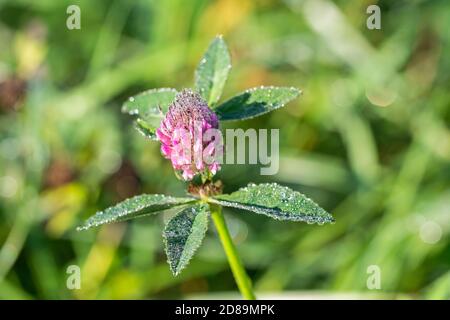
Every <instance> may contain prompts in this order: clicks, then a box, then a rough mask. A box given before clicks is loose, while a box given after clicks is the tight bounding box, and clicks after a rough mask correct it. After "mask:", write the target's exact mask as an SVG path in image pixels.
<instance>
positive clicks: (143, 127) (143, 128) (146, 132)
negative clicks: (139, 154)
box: [135, 118, 158, 141]
mask: <svg viewBox="0 0 450 320" xmlns="http://www.w3.org/2000/svg"><path fill="white" fill-rule="evenodd" d="M135 128H136V130H137V131H139V132H140V133H141V134H142V135H143V136H144V137H146V138H149V139H151V140H155V141H156V140H158V137H157V136H156V129H157V128H156V127H155V126H152V125H149V124H148V123H147V122H145V121H144V120H142V119H140V118H138V119H136V121H135Z"/></svg>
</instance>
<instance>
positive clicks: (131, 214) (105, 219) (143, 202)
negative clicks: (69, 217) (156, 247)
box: [78, 194, 195, 231]
mask: <svg viewBox="0 0 450 320" xmlns="http://www.w3.org/2000/svg"><path fill="white" fill-rule="evenodd" d="M194 201H195V199H193V198H175V197H171V196H165V195H162V194H142V195H139V196H135V197H133V198H130V199H127V200H125V201H123V202H121V203H119V204H117V205H115V206H114V207H110V208H108V209H106V210H104V211H99V212H97V213H96V214H95V215H94V216H92V217H91V218H89V219H88V220H87V221H86V222H85V223H84V224H83V225H82V226H80V227H79V228H78V230H80V231H81V230H87V229H90V228H92V227H98V226H100V225H103V224H106V223H111V222H119V221H125V220H129V219H133V218H138V217H142V216H145V215H149V214H155V213H158V212H160V211H163V210H167V209H170V208H173V207H177V206H181V205H184V204H188V203H190V202H194Z"/></svg>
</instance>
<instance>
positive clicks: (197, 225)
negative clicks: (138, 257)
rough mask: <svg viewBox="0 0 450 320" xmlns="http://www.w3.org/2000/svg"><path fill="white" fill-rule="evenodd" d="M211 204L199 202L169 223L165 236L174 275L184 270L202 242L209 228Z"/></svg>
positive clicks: (169, 261)
mask: <svg viewBox="0 0 450 320" xmlns="http://www.w3.org/2000/svg"><path fill="white" fill-rule="evenodd" d="M208 215H209V206H208V205H207V204H203V203H199V204H197V205H195V206H192V207H189V208H185V209H183V210H182V211H181V212H179V213H178V214H177V215H176V216H174V217H173V218H172V219H170V220H169V222H168V223H167V225H166V227H165V229H164V233H163V237H164V242H165V245H166V254H167V261H168V263H169V265H170V269H171V270H172V273H173V274H174V275H178V274H179V273H180V272H181V270H183V269H184V268H185V267H186V266H187V264H188V263H189V260H190V259H191V258H192V257H193V256H194V253H195V251H196V250H197V248H198V247H199V246H200V244H201V243H202V240H203V238H204V236H205V233H206V230H207V229H208Z"/></svg>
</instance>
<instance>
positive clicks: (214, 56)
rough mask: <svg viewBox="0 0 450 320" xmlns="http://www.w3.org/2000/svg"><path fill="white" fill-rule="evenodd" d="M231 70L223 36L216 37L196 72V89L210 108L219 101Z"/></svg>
mask: <svg viewBox="0 0 450 320" xmlns="http://www.w3.org/2000/svg"><path fill="white" fill-rule="evenodd" d="M230 68H231V58H230V54H229V52H228V48H227V45H226V43H225V41H224V40H223V38H222V37H221V36H218V37H216V38H215V39H214V40H213V41H212V42H211V44H210V45H209V47H208V49H207V50H206V52H205V54H204V56H203V58H202V59H201V60H200V63H199V65H198V67H197V70H196V71H195V89H196V90H197V91H198V92H199V93H200V95H201V96H202V97H203V98H204V99H205V100H206V102H207V103H208V105H209V106H210V107H214V105H215V104H216V103H217V101H219V99H220V96H221V95H222V91H223V87H224V86H225V82H226V80H227V77H228V72H229V71H230Z"/></svg>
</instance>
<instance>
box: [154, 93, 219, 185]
mask: <svg viewBox="0 0 450 320" xmlns="http://www.w3.org/2000/svg"><path fill="white" fill-rule="evenodd" d="M218 128H219V121H218V119H217V116H216V114H215V113H214V112H213V111H212V110H211V109H210V108H209V107H208V104H207V103H206V102H205V101H204V100H203V99H202V98H201V96H200V95H199V94H198V93H195V92H193V91H191V90H186V89H185V90H183V91H181V92H180V93H178V94H177V95H176V97H175V101H174V102H173V103H172V104H171V105H170V106H169V111H168V112H167V114H166V115H165V117H164V119H163V120H162V121H161V125H160V126H159V128H158V129H157V130H156V135H157V137H158V139H159V140H160V141H161V152H162V154H163V155H164V157H165V158H167V159H169V160H170V161H171V162H172V166H173V168H174V169H175V170H177V171H180V172H181V174H182V177H183V179H184V180H192V179H193V178H194V176H195V175H196V174H202V175H209V174H210V173H212V174H215V173H216V172H217V170H219V169H220V164H219V163H218V162H217V161H214V160H210V159H211V158H208V156H211V155H213V154H214V153H215V152H216V151H217V148H218V147H219V146H217V143H218V142H217V141H207V142H205V141H204V140H205V139H204V138H203V137H204V134H205V132H206V131H208V130H211V129H218ZM205 156H206V157H205Z"/></svg>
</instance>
